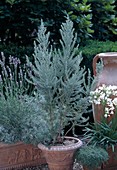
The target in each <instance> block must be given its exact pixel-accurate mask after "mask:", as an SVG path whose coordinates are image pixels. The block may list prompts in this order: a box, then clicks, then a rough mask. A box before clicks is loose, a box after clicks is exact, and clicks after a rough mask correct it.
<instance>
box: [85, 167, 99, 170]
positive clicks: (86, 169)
mask: <svg viewBox="0 0 117 170" xmlns="http://www.w3.org/2000/svg"><path fill="white" fill-rule="evenodd" d="M83 170H90V169H88V168H87V167H83ZM93 170H101V168H97V169H93Z"/></svg>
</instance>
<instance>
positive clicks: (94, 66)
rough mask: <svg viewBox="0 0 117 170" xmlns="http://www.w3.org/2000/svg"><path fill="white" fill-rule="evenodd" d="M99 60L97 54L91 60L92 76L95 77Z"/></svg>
mask: <svg viewBox="0 0 117 170" xmlns="http://www.w3.org/2000/svg"><path fill="white" fill-rule="evenodd" d="M99 58H100V56H99V54H97V55H96V56H95V57H94V58H93V74H94V76H96V74H97V73H96V64H97V61H98V59H99Z"/></svg>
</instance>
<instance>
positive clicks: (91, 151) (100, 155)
mask: <svg viewBox="0 0 117 170" xmlns="http://www.w3.org/2000/svg"><path fill="white" fill-rule="evenodd" d="M75 158H76V159H77V161H79V162H80V164H82V165H83V166H85V167H87V168H88V169H89V170H95V169H97V168H98V167H99V166H101V165H102V163H104V162H106V161H107V160H108V159H109V155H108V152H107V151H106V150H105V149H103V148H101V147H97V146H93V145H86V146H83V147H81V148H80V149H79V150H78V151H77V152H76V156H75Z"/></svg>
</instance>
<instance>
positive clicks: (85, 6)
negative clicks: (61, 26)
mask: <svg viewBox="0 0 117 170" xmlns="http://www.w3.org/2000/svg"><path fill="white" fill-rule="evenodd" d="M70 4H71V11H70V12H68V14H69V15H70V18H71V20H72V21H73V22H74V26H75V28H76V31H77V32H78V41H83V40H85V39H87V38H89V37H90V36H91V34H92V33H93V32H94V31H93V30H92V21H91V20H92V12H91V4H89V3H88V0H81V1H79V0H72V1H71V3H70Z"/></svg>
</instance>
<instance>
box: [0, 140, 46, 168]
mask: <svg viewBox="0 0 117 170" xmlns="http://www.w3.org/2000/svg"><path fill="white" fill-rule="evenodd" d="M41 164H46V160H45V158H44V156H43V154H42V151H41V150H40V149H39V148H38V147H35V146H33V145H31V144H24V143H22V142H20V143H16V144H3V143H0V170H10V169H19V168H23V167H29V166H37V165H41Z"/></svg>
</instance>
